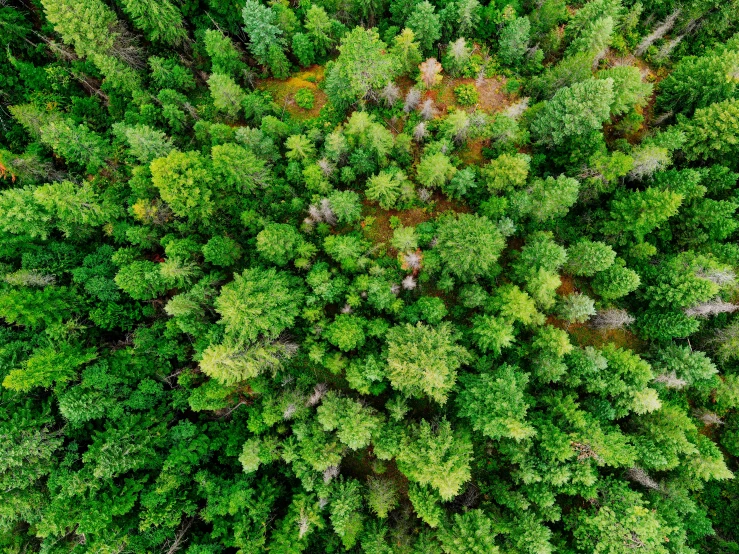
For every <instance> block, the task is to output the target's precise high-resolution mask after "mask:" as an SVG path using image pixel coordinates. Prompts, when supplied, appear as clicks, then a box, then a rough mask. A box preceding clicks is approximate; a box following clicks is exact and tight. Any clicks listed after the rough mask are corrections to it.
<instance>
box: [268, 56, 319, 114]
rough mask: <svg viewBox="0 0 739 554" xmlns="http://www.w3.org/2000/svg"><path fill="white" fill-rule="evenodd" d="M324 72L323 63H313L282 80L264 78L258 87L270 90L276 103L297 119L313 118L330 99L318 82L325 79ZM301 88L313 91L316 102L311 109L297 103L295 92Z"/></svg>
mask: <svg viewBox="0 0 739 554" xmlns="http://www.w3.org/2000/svg"><path fill="white" fill-rule="evenodd" d="M323 72H324V67H323V66H322V65H312V66H310V67H308V68H306V69H305V70H303V71H299V72H298V73H295V74H293V75H291V76H290V77H289V78H288V79H284V80H280V79H275V78H272V77H270V78H269V79H263V80H261V81H259V82H258V83H257V88H258V89H260V90H266V91H267V92H269V93H270V94H271V95H272V98H273V99H274V101H275V103H276V104H277V105H278V106H281V107H282V108H283V109H284V110H285V111H287V112H289V113H290V115H291V116H292V117H294V118H295V119H300V120H304V119H313V118H316V117H318V114H319V113H320V111H321V108H323V106H324V105H325V104H326V102H327V101H328V98H327V97H326V94H325V93H324V92H323V91H322V90H321V89H319V88H318V83H320V82H321V81H322V80H323ZM300 89H309V90H311V91H312V92H313V96H314V97H315V102H314V103H313V107H312V108H311V109H310V110H306V109H304V108H301V107H300V106H298V105H297V104H296V103H295V93H296V92H298V91H299V90H300Z"/></svg>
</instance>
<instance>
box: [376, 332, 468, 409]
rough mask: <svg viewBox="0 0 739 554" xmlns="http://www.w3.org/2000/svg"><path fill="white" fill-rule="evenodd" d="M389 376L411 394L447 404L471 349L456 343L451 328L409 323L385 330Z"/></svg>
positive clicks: (398, 386)
mask: <svg viewBox="0 0 739 554" xmlns="http://www.w3.org/2000/svg"><path fill="white" fill-rule="evenodd" d="M385 336H386V339H387V344H388V354H387V362H388V373H387V375H388V379H389V380H390V383H391V384H392V385H393V387H394V388H396V389H398V390H400V391H403V392H405V393H406V394H408V395H412V396H421V395H426V396H429V397H431V398H432V399H434V400H435V401H436V402H438V403H439V404H444V403H445V402H446V400H447V397H448V394H449V391H450V390H451V389H452V387H453V386H454V383H455V381H456V379H457V370H458V369H459V367H460V366H461V365H462V364H463V363H464V362H465V361H467V359H468V352H467V350H465V349H464V348H463V347H461V346H459V345H457V344H456V341H455V339H454V336H453V334H452V329H451V327H450V326H449V325H448V324H444V323H442V324H441V325H439V326H438V327H430V326H427V325H424V324H423V323H417V324H416V325H415V326H414V325H411V324H410V323H407V324H405V325H402V326H397V327H393V328H392V329H390V330H389V331H388V332H387V333H386V335H385Z"/></svg>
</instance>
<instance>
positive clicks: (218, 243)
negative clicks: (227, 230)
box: [203, 237, 241, 267]
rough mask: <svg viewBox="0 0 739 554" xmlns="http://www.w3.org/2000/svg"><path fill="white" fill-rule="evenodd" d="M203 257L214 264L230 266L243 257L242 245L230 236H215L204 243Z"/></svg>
mask: <svg viewBox="0 0 739 554" xmlns="http://www.w3.org/2000/svg"><path fill="white" fill-rule="evenodd" d="M203 257H204V258H205V261H206V262H210V263H212V264H213V265H217V266H219V267H230V266H232V265H234V264H235V263H236V262H237V261H238V260H239V258H241V247H240V246H239V243H237V242H236V241H235V240H233V239H231V238H229V237H213V238H212V239H210V240H209V241H208V242H207V243H206V244H204V245H203Z"/></svg>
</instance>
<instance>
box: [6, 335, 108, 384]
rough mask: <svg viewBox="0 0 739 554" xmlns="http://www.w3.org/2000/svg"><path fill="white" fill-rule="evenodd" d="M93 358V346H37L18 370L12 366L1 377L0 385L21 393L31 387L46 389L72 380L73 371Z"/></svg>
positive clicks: (94, 355) (94, 354) (74, 376)
mask: <svg viewBox="0 0 739 554" xmlns="http://www.w3.org/2000/svg"><path fill="white" fill-rule="evenodd" d="M96 357H97V355H96V353H95V350H94V349H84V348H82V347H81V346H79V345H74V344H69V343H66V342H65V343H61V344H55V345H52V346H49V347H46V348H39V349H37V350H35V351H34V353H33V355H32V356H30V357H29V358H27V359H26V360H25V361H24V362H23V365H22V367H21V369H14V370H12V371H11V372H10V373H8V374H7V375H6V376H5V379H3V386H4V387H5V388H7V389H11V390H17V391H21V392H27V391H29V390H31V389H33V388H35V387H46V388H49V387H51V386H52V385H53V384H61V383H64V382H66V381H71V380H74V379H75V378H76V377H77V370H78V369H79V368H80V367H81V366H83V365H85V364H87V363H89V362H91V361H92V360H94V359H95V358H96Z"/></svg>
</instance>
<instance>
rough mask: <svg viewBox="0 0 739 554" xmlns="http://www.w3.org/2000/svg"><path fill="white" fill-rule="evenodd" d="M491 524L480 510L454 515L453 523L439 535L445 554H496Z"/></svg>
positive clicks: (498, 550)
mask: <svg viewBox="0 0 739 554" xmlns="http://www.w3.org/2000/svg"><path fill="white" fill-rule="evenodd" d="M495 535H496V533H495V532H494V531H493V522H492V520H491V519H490V517H488V516H487V515H486V514H485V513H484V512H483V511H482V510H470V511H468V512H465V513H464V514H455V515H454V523H453V525H451V526H450V527H449V528H448V529H444V531H443V532H442V533H441V534H440V538H441V548H442V550H443V551H444V553H445V554H463V553H465V552H470V553H474V554H488V553H489V554H497V553H498V552H500V549H499V548H498V547H497V546H496V544H495Z"/></svg>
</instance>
